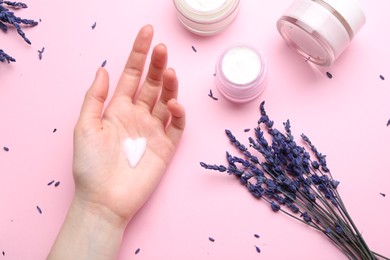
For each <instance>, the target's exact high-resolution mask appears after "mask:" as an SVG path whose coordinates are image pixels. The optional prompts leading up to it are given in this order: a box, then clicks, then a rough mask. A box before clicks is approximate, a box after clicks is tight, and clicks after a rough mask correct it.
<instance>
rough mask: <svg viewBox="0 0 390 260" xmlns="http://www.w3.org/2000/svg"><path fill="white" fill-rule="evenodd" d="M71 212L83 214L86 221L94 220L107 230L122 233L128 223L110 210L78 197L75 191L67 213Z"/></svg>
mask: <svg viewBox="0 0 390 260" xmlns="http://www.w3.org/2000/svg"><path fill="white" fill-rule="evenodd" d="M72 210H73V211H75V212H77V214H79V215H80V214H83V215H84V217H85V218H86V219H91V220H92V219H94V220H95V221H98V222H100V224H102V225H104V226H106V227H107V228H111V229H115V230H118V231H122V232H123V231H124V230H125V229H126V226H127V224H128V222H129V220H128V219H125V218H123V217H121V216H119V215H117V214H116V213H114V212H113V211H112V210H111V209H109V208H107V207H105V206H103V205H101V204H99V203H96V202H93V201H90V200H87V199H85V198H84V197H83V196H80V195H79V194H78V192H77V191H76V192H75V195H74V197H73V200H72V204H71V207H70V210H69V211H72Z"/></svg>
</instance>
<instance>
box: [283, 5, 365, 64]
mask: <svg viewBox="0 0 390 260" xmlns="http://www.w3.org/2000/svg"><path fill="white" fill-rule="evenodd" d="M365 22H366V18H365V15H364V13H363V10H362V9H361V8H360V6H359V5H358V3H357V2H355V1H354V0H295V1H294V2H293V3H292V4H291V5H290V7H289V8H288V9H287V10H286V11H285V13H284V14H283V16H282V17H281V18H280V19H279V20H278V21H277V28H278V31H279V33H280V34H281V35H282V37H283V38H284V40H285V41H286V42H287V44H288V45H289V46H290V47H291V48H292V49H293V50H295V51H296V52H298V53H299V54H301V55H302V56H304V58H305V59H306V60H307V61H308V62H311V63H313V64H316V65H319V66H330V65H332V64H333V63H334V62H335V61H336V60H337V58H338V57H339V56H340V55H341V54H342V53H343V51H344V50H345V49H346V48H347V47H348V45H349V43H350V42H351V41H352V39H353V38H354V36H355V35H356V34H357V33H358V32H359V30H360V29H361V28H362V27H363V25H364V24H365Z"/></svg>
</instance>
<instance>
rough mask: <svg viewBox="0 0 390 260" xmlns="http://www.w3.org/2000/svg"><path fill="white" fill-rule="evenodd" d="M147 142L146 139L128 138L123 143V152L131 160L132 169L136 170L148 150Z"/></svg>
mask: <svg viewBox="0 0 390 260" xmlns="http://www.w3.org/2000/svg"><path fill="white" fill-rule="evenodd" d="M146 143H147V140H146V138H144V137H140V138H137V139H132V138H126V139H125V141H124V142H123V150H124V152H125V154H126V157H127V160H129V163H130V166H131V168H135V167H136V166H137V164H138V162H139V160H141V158H142V155H144V153H145V150H146Z"/></svg>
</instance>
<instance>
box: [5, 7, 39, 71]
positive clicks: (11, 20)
mask: <svg viewBox="0 0 390 260" xmlns="http://www.w3.org/2000/svg"><path fill="white" fill-rule="evenodd" d="M9 8H12V9H20V8H27V5H26V4H25V3H21V2H11V1H3V0H0V30H2V31H3V32H7V31H8V26H11V27H13V28H15V29H16V31H17V32H18V34H19V35H20V36H21V37H22V38H23V40H24V41H25V42H26V43H28V44H31V41H30V40H29V39H28V38H27V37H26V34H25V33H24V32H23V30H22V28H21V25H25V26H35V25H37V24H38V22H36V21H34V20H30V19H22V18H20V17H17V16H15V14H14V12H12V11H10V9H9ZM14 61H15V59H14V58H12V57H11V56H10V55H8V54H7V53H5V52H4V51H3V50H2V49H0V62H8V63H10V62H14Z"/></svg>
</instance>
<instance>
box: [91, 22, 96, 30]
mask: <svg viewBox="0 0 390 260" xmlns="http://www.w3.org/2000/svg"><path fill="white" fill-rule="evenodd" d="M95 27H96V22H94V23H93V24H92V26H91V28H92V30H93V29H95Z"/></svg>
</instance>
